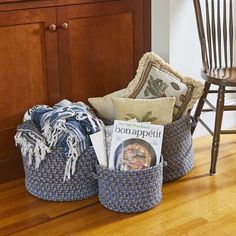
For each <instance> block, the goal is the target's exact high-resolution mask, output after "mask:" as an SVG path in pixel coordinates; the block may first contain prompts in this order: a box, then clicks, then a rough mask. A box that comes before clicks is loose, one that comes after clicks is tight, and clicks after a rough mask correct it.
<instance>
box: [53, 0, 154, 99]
mask: <svg viewBox="0 0 236 236" xmlns="http://www.w3.org/2000/svg"><path fill="white" fill-rule="evenodd" d="M147 2H148V1H147ZM143 14H144V7H143V1H142V0H123V1H109V2H102V3H101V2H100V3H93V4H82V5H77V6H67V7H61V8H58V11H57V17H58V18H57V21H58V24H59V25H61V28H60V29H59V30H58V37H59V40H58V42H59V61H60V78H61V95H62V97H64V98H69V99H72V100H74V101H78V100H80V101H84V102H87V98H88V97H94V96H103V95H105V94H107V93H110V92H112V91H115V90H117V89H122V88H124V87H126V86H127V84H128V82H129V81H130V80H131V79H133V77H134V74H135V70H136V67H137V65H138V60H139V59H140V57H141V56H142V54H143V53H144V52H145V50H149V49H147V48H145V46H144V45H145V43H144V33H143V32H144V27H143V26H144V17H143ZM148 17H150V16H148Z"/></svg>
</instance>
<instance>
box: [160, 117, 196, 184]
mask: <svg viewBox="0 0 236 236" xmlns="http://www.w3.org/2000/svg"><path fill="white" fill-rule="evenodd" d="M162 155H163V158H164V161H166V162H167V165H166V166H165V167H164V169H163V182H164V183H165V182H169V181H173V180H176V179H178V178H180V177H182V176H184V175H186V174H187V173H188V172H190V171H191V170H192V168H193V166H194V155H193V145H192V135H191V118H190V116H186V117H184V118H182V119H179V120H177V121H175V122H173V123H170V124H167V125H165V129H164V138H163V146H162Z"/></svg>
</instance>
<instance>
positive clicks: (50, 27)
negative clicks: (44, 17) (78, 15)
mask: <svg viewBox="0 0 236 236" xmlns="http://www.w3.org/2000/svg"><path fill="white" fill-rule="evenodd" d="M48 29H49V30H50V31H51V32H55V31H56V30H57V26H56V25H54V24H51V25H49V26H48Z"/></svg>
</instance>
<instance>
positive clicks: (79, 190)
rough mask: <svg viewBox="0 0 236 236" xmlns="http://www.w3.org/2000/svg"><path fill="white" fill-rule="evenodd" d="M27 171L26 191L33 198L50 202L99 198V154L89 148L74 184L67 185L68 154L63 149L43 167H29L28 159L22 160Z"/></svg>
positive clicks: (82, 159) (52, 154)
mask: <svg viewBox="0 0 236 236" xmlns="http://www.w3.org/2000/svg"><path fill="white" fill-rule="evenodd" d="M22 158H23V164H24V170H25V187H26V189H27V190H28V192H29V193H31V194H32V195H34V196H36V197H38V198H41V199H44V200H50V201H72V200H80V199H85V198H88V197H91V196H93V195H96V194H97V192H98V185H97V180H96V179H94V178H93V175H92V174H91V173H94V171H96V154H95V152H94V149H93V147H89V148H88V149H87V150H86V151H85V152H84V153H83V154H82V155H81V156H80V157H79V159H78V161H77V163H76V171H75V173H74V175H73V176H72V177H71V179H70V180H66V181H65V182H63V176H64V171H65V166H66V155H65V151H64V150H63V148H61V147H57V148H54V149H52V150H51V153H50V154H48V155H47V156H46V158H45V160H43V161H42V162H41V164H40V166H39V168H38V169H35V168H34V163H33V165H30V166H29V165H28V157H27V156H22Z"/></svg>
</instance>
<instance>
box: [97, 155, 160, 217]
mask: <svg viewBox="0 0 236 236" xmlns="http://www.w3.org/2000/svg"><path fill="white" fill-rule="evenodd" d="M96 169H97V178H98V188H99V195H98V196H99V200H100V202H101V203H102V205H103V206H104V207H106V208H108V209H110V210H113V211H117V212H124V213H131V212H142V211H147V210H149V209H151V208H153V207H155V206H156V205H157V204H159V203H160V202H161V199H162V182H163V160H162V161H161V163H160V164H159V165H158V166H153V167H150V168H147V169H143V170H138V171H137V170H136V171H134V170H133V171H115V170H110V169H108V168H106V167H102V166H97V168H96Z"/></svg>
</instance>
